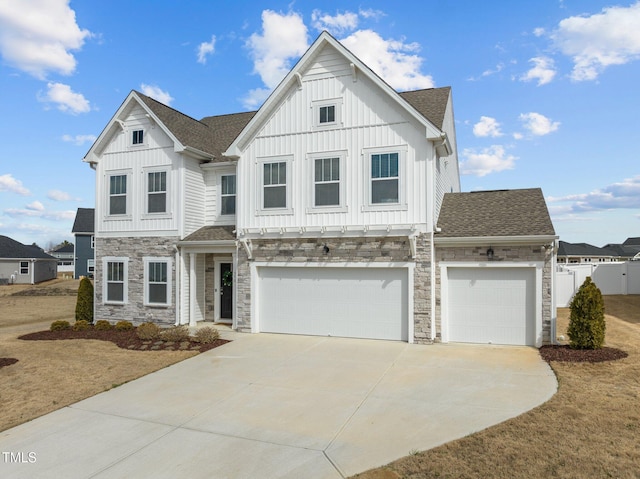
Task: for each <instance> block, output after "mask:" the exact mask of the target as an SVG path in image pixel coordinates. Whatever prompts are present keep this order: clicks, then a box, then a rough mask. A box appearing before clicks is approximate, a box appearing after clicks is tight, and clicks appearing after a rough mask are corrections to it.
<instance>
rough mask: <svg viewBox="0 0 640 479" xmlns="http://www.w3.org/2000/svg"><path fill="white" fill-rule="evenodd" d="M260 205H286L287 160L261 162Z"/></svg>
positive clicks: (274, 206)
mask: <svg viewBox="0 0 640 479" xmlns="http://www.w3.org/2000/svg"><path fill="white" fill-rule="evenodd" d="M262 173H263V183H262V186H263V196H262V207H263V208H265V209H268V208H286V207H287V162H286V161H279V162H274V163H264V164H263V172H262Z"/></svg>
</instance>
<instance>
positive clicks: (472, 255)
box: [435, 244, 552, 344]
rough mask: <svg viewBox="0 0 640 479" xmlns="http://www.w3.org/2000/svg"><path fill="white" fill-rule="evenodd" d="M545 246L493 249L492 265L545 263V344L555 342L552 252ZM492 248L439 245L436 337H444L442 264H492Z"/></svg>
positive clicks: (543, 270)
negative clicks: (552, 327) (527, 262)
mask: <svg viewBox="0 0 640 479" xmlns="http://www.w3.org/2000/svg"><path fill="white" fill-rule="evenodd" d="M540 246H541V245H540V244H537V245H535V246H533V245H526V246H523V245H511V246H510V245H502V246H492V247H491V248H492V249H493V260H491V262H494V263H495V262H520V261H544V266H543V269H542V342H543V344H550V343H551V318H552V311H551V286H552V283H551V273H552V272H551V255H552V253H551V251H550V250H549V248H547V249H546V250H545V251H544V252H543V251H541V247H540ZM487 249H488V246H482V247H477V246H465V247H463V246H436V270H435V273H436V274H435V276H436V288H435V295H436V337H437V338H438V339H440V338H441V331H442V323H441V319H442V289H441V278H440V263H441V262H442V261H447V262H456V261H460V262H464V261H470V262H488V261H489V260H488V259H487Z"/></svg>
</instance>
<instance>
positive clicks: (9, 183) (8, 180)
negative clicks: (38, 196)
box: [0, 173, 31, 196]
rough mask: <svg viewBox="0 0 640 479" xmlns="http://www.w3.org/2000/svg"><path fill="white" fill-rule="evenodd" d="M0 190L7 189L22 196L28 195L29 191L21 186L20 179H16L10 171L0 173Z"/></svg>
mask: <svg viewBox="0 0 640 479" xmlns="http://www.w3.org/2000/svg"><path fill="white" fill-rule="evenodd" d="M0 191H9V192H11V193H17V194H19V195H22V196H29V195H30V194H31V192H30V191H29V190H28V189H27V188H25V187H24V186H22V181H20V180H16V179H15V178H14V177H13V175H11V173H7V174H4V175H0Z"/></svg>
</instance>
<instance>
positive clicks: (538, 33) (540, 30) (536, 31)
mask: <svg viewBox="0 0 640 479" xmlns="http://www.w3.org/2000/svg"><path fill="white" fill-rule="evenodd" d="M545 33H546V30H545V29H544V28H542V27H538V28H534V29H533V34H534V35H535V36H536V37H541V36H542V35H544V34H545Z"/></svg>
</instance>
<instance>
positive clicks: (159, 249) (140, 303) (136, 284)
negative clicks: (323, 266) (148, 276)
mask: <svg viewBox="0 0 640 479" xmlns="http://www.w3.org/2000/svg"><path fill="white" fill-rule="evenodd" d="M178 240H179V238H177V237H175V238H171V237H161V238H158V237H143V238H96V239H95V242H96V249H95V251H96V263H95V276H94V278H95V280H94V281H95V283H94V284H95V320H96V321H97V320H99V319H107V320H109V321H111V322H116V321H121V320H126V321H131V322H133V323H134V324H135V325H137V324H140V323H144V322H147V321H153V322H154V323H158V324H161V325H172V324H175V321H176V274H175V271H176V265H175V262H176V261H175V250H174V248H173V246H174V245H175V244H176V241H178ZM105 256H117V257H124V258H129V271H128V288H129V289H128V302H127V304H123V305H119V304H103V302H102V293H103V284H104V279H105V278H104V274H103V271H102V258H104V257H105ZM145 257H158V258H171V260H172V261H171V265H172V270H171V272H170V274H171V292H170V294H171V306H168V307H162V306H145V305H144V259H143V258H145Z"/></svg>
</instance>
